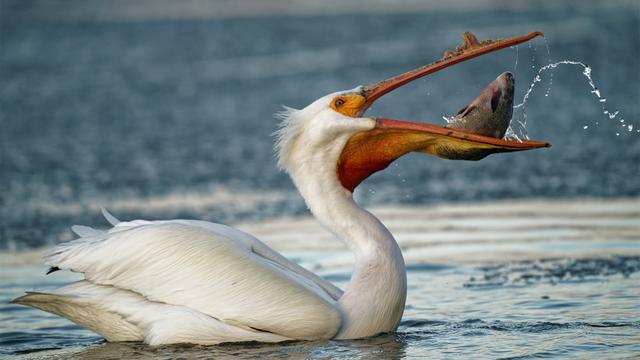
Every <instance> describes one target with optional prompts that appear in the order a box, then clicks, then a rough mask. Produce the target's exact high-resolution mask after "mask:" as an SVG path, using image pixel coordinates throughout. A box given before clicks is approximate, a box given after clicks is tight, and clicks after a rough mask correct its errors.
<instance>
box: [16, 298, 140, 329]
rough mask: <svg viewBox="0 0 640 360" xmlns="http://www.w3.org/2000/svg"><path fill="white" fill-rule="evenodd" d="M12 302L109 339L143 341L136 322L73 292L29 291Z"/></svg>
mask: <svg viewBox="0 0 640 360" xmlns="http://www.w3.org/2000/svg"><path fill="white" fill-rule="evenodd" d="M11 303H12V304H20V305H27V306H31V307H34V308H36V309H40V310H43V311H46V312H49V313H52V314H55V315H59V316H62V317H65V318H67V319H69V320H71V321H72V322H74V323H76V324H78V325H80V326H82V327H85V328H87V329H89V330H92V331H94V332H96V333H98V334H100V335H102V336H103V337H104V338H105V339H107V341H141V340H143V339H144V335H143V334H142V332H141V329H139V328H138V327H137V326H136V325H134V324H132V323H130V322H129V321H127V320H126V319H125V318H124V317H122V316H121V315H120V314H117V313H115V312H112V311H105V309H103V308H102V307H100V306H99V305H97V304H96V303H95V302H92V301H89V300H87V299H85V298H83V297H82V296H78V295H73V294H56V293H47V292H28V293H27V294H26V295H23V296H21V297H19V298H16V299H13V300H12V301H11Z"/></svg>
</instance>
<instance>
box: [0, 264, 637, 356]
mask: <svg viewBox="0 0 640 360" xmlns="http://www.w3.org/2000/svg"><path fill="white" fill-rule="evenodd" d="M37 270H38V269H35V268H30V269H23V273H22V275H21V276H20V281H15V282H12V283H9V284H3V285H2V288H3V289H2V295H1V296H0V303H2V304H6V301H8V299H10V298H11V297H12V296H16V295H18V294H20V293H21V292H22V291H23V289H24V288H25V286H27V287H28V288H32V287H36V288H43V287H54V286H59V285H61V284H62V283H64V281H65V280H68V276H66V275H64V274H61V275H58V276H59V277H58V278H57V279H56V278H55V277H53V278H51V277H47V278H45V277H44V276H43V275H42V272H41V271H37ZM40 270H42V269H40ZM407 270H408V287H409V289H408V298H407V307H406V309H405V315H404V317H403V321H402V324H401V325H400V328H399V329H398V331H397V332H396V333H393V334H385V335H381V336H377V337H374V338H370V339H363V340H354V341H321V342H288V343H284V344H275V345H274V344H229V345H222V346H192V345H177V346H160V347H151V346H147V345H143V344H138V343H105V342H104V341H103V340H102V339H101V338H100V337H99V336H97V335H95V334H93V333H91V332H89V331H87V330H84V329H82V328H80V327H79V326H76V325H73V324H71V323H69V322H67V321H65V320H63V319H61V318H59V317H56V316H54V315H50V314H47V313H43V312H41V311H38V310H35V309H31V308H27V307H24V306H18V305H0V354H5V355H29V356H31V357H32V358H35V359H57V358H60V357H74V358H78V359H103V358H126V359H152V358H153V359H156V358H161V359H172V358H175V357H184V358H195V359H206V358H212V357H214V358H219V357H225V356H229V357H231V356H237V357H239V358H247V359H248V358H255V357H257V356H266V357H273V358H293V359H307V358H314V359H329V358H331V359H336V358H337V359H354V358H355V359H396V358H403V359H420V358H448V357H461V358H470V357H472V358H518V357H555V358H562V359H567V358H585V357H588V358H594V357H596V358H612V357H614V358H615V357H618V356H623V357H624V356H632V355H633V354H636V355H637V354H640V341H639V340H640V301H639V299H640V296H639V294H640V281H639V280H640V277H639V274H640V273H639V272H638V271H639V270H640V257H624V256H618V257H603V258H595V259H585V260H573V259H554V260H552V259H548V260H539V261H525V262H511V263H504V264H498V265H493V266H489V267H476V266H469V265H441V264H424V265H414V266H409V267H408V269H407ZM327 275H328V276H327V278H328V279H330V280H332V281H334V282H336V283H337V284H339V285H340V286H344V285H345V283H346V281H347V280H348V274H346V273H333V274H327ZM9 329H11V330H9Z"/></svg>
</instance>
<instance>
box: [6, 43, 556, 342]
mask: <svg viewBox="0 0 640 360" xmlns="http://www.w3.org/2000/svg"><path fill="white" fill-rule="evenodd" d="M539 35H540V36H541V35H542V34H541V33H539V32H534V33H531V34H528V35H525V36H520V37H514V38H510V39H502V40H487V41H482V42H479V41H478V40H477V39H476V38H475V37H474V36H473V35H471V34H470V33H465V35H464V37H465V43H464V45H463V46H461V47H458V48H457V49H456V50H455V51H449V52H447V53H445V56H444V58H443V59H441V60H438V61H436V62H434V63H432V64H429V65H425V66H422V67H420V68H417V69H414V70H411V71H409V72H406V73H404V74H401V75H399V76H396V77H393V78H390V79H388V80H385V81H381V82H379V83H376V84H373V85H370V86H359V87H356V88H354V89H351V90H346V91H340V92H336V93H332V94H329V95H326V96H324V97H322V98H320V99H318V100H316V101H314V102H313V103H311V104H310V105H308V106H307V107H305V108H304V109H302V110H294V109H286V110H285V111H284V112H283V114H281V117H282V119H283V120H282V124H281V127H280V129H279V130H278V131H277V134H276V135H277V136H276V137H277V140H276V152H277V155H278V165H279V166H280V168H281V169H283V170H285V171H286V172H287V173H288V174H289V175H290V176H291V178H292V180H293V182H294V184H295V186H296V187H297V189H298V190H299V192H300V194H301V195H302V197H303V198H304V200H305V202H306V204H307V206H308V208H309V209H310V211H311V213H312V214H313V215H314V216H315V217H316V218H317V220H318V221H319V222H320V223H321V224H322V225H323V226H324V227H325V228H326V229H327V230H328V231H330V232H331V233H333V234H334V235H335V237H337V238H338V239H340V240H342V241H343V242H344V243H345V244H346V246H347V247H348V249H349V250H350V251H351V252H352V253H353V255H354V258H355V268H354V271H353V274H352V276H351V279H350V282H349V283H348V285H347V287H346V290H344V291H343V290H341V289H340V288H338V287H337V286H335V285H333V284H332V283H330V282H328V281H326V280H324V279H322V278H321V277H320V276H318V275H316V274H314V273H312V272H310V271H309V270H307V269H305V268H303V267H301V266H300V265H298V264H296V263H295V262H293V261H291V260H289V259H287V258H286V257H284V256H282V255H281V254H279V253H278V252H276V251H275V250H273V249H272V248H270V247H269V246H268V245H267V244H265V243H263V242H261V241H260V240H258V239H257V238H255V237H253V236H252V235H250V234H247V233H244V232H242V231H240V230H237V229H234V228H231V227H228V226H225V225H222V224H216V223H211V222H206V221H197V220H167V221H146V220H135V221H128V222H121V221H118V220H117V219H116V218H115V217H113V216H112V215H110V214H109V213H107V212H104V211H103V212H104V215H105V217H106V219H107V220H108V221H109V222H110V223H111V224H112V225H113V227H111V228H110V229H109V230H107V231H103V230H98V229H93V228H90V227H86V226H74V227H72V230H73V231H74V232H75V233H76V234H77V235H78V236H79V238H77V239H76V240H73V241H70V242H67V243H62V244H60V245H58V246H57V247H55V248H54V249H53V250H51V251H49V252H48V253H46V254H45V255H44V259H45V261H46V263H47V265H49V266H50V267H51V268H50V272H51V271H57V270H70V271H73V272H79V273H82V274H84V280H81V281H77V282H74V283H71V284H68V285H65V286H63V287H61V288H58V289H54V290H47V291H40V292H38V291H36V292H28V293H27V294H26V295H24V296H21V297H19V298H17V299H15V300H13V302H14V303H17V304H24V305H29V306H32V307H35V308H38V309H41V310H44V311H47V312H50V313H53V314H57V315H60V316H63V317H65V318H67V319H69V320H71V321H73V322H75V323H77V324H79V325H81V326H83V327H86V328H88V329H90V330H92V331H94V332H96V333H98V334H100V335H101V336H103V337H104V338H105V339H106V340H107V341H142V342H145V343H147V344H151V345H160V344H174V343H194V344H219V343H227V342H246V341H257V342H280V341H285V340H321V339H357V338H364V337H370V336H374V335H377V334H380V333H385V332H392V331H395V330H396V329H397V328H398V325H399V323H400V320H401V318H402V314H403V311H404V307H405V299H406V294H407V277H406V271H405V264H404V259H403V257H402V253H401V251H400V248H399V246H398V244H397V243H396V241H395V240H394V238H393V236H392V234H391V233H390V232H389V230H387V228H386V227H385V226H384V225H383V224H382V223H381V222H380V221H379V220H378V219H377V218H376V217H375V216H374V215H373V214H371V213H370V212H368V211H366V210H364V209H362V208H360V207H359V206H358V205H357V204H356V202H355V201H354V199H353V196H352V193H353V191H354V189H355V188H356V187H357V186H358V184H360V183H361V182H362V181H363V180H364V179H366V178H367V177H368V176H369V175H371V174H373V173H374V172H376V171H379V170H382V169H384V168H385V167H387V166H388V165H389V164H390V163H391V162H392V161H394V160H395V159H397V158H399V157H400V156H402V155H404V154H407V153H409V152H421V153H428V154H432V155H435V156H438V157H441V158H445V159H466V160H477V159H481V158H483V157H485V156H487V155H489V154H492V153H497V152H511V151H521V150H528V149H535V148H541V147H546V146H549V145H548V144H547V143H545V142H541V141H530V140H527V141H523V142H517V141H508V140H501V139H496V138H494V137H487V136H482V135H478V134H475V133H471V132H467V131H464V130H458V129H452V128H445V127H442V126H437V125H430V124H425V123H419V122H410V121H401V120H393V119H386V118H380V117H378V118H373V117H365V116H364V113H365V111H366V110H367V109H368V108H369V107H370V106H371V105H372V104H373V103H374V101H376V100H377V99H379V98H380V97H381V96H383V95H384V94H386V93H389V92H390V91H392V90H394V89H396V88H398V87H400V86H402V85H404V84H406V83H409V82H410V81H413V80H415V79H418V78H420V77H422V76H425V75H427V74H429V73H432V72H435V71H438V70H441V69H444V68H445V67H448V66H450V65H453V64H456V63H459V62H461V61H464V60H467V59H471V58H474V57H476V56H480V55H483V54H486V53H489V52H491V51H495V50H498V49H502V48H505V47H509V46H514V45H517V44H520V43H522V42H525V41H529V40H531V39H533V38H534V37H536V36H539Z"/></svg>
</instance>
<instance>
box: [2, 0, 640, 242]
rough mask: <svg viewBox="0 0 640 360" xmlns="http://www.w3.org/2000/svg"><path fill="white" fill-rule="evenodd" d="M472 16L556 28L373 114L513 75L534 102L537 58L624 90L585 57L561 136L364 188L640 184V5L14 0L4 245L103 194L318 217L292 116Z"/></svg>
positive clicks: (120, 206) (406, 63) (553, 132)
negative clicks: (277, 147)
mask: <svg viewBox="0 0 640 360" xmlns="http://www.w3.org/2000/svg"><path fill="white" fill-rule="evenodd" d="M464 31H472V32H473V33H475V34H476V35H477V36H478V38H480V39H489V38H502V37H511V36H515V35H521V34H525V33H529V32H531V31H542V32H544V33H545V35H546V37H545V39H538V40H536V41H534V42H533V43H532V44H531V46H528V45H521V46H519V47H518V48H517V49H505V50H502V51H500V52H498V53H494V54H491V55H489V56H485V57H483V58H480V59H475V60H472V61H469V62H467V63H464V64H461V65H457V66H455V67H453V68H450V69H447V70H444V71H442V72H439V73H437V74H434V75H432V76H429V77H427V78H425V79H422V80H420V81H416V82H415V83H414V84H411V85H410V86H406V87H404V88H403V89H402V90H399V91H396V92H394V93H393V94H392V95H389V96H386V97H385V98H384V99H383V100H381V101H380V102H379V103H377V104H376V106H375V107H374V108H372V109H371V110H369V112H368V114H369V115H373V116H375V115H384V116H386V117H391V118H397V119H406V120H415V121H424V122H431V123H437V124H444V121H443V120H442V116H443V115H448V114H452V113H455V112H456V111H457V110H458V109H460V108H461V107H462V106H464V105H466V104H467V103H468V102H469V101H470V100H472V99H473V98H474V97H475V96H476V95H477V94H478V93H479V92H480V90H481V89H482V88H484V86H485V85H486V84H487V83H489V82H490V81H491V80H493V79H494V78H495V77H496V76H497V75H498V74H500V73H501V72H503V71H511V72H513V73H514V75H515V78H516V103H519V102H521V101H522V97H523V95H524V93H525V91H526V89H527V88H528V87H529V85H530V84H531V82H532V80H533V78H534V77H535V75H536V73H537V70H538V68H540V67H541V66H544V65H546V64H549V63H553V62H556V61H560V60H567V59H568V60H575V61H581V62H584V63H586V64H589V65H590V66H591V67H592V69H593V70H592V71H593V73H592V75H593V80H594V81H595V84H596V85H597V86H598V88H599V90H600V91H601V94H602V96H603V97H605V98H606V99H607V101H606V103H602V102H599V101H598V99H597V98H596V97H595V96H594V94H592V93H591V88H590V87H589V85H588V81H587V79H586V78H585V77H584V76H583V75H582V71H583V69H582V68H581V67H579V66H560V67H558V68H557V69H556V70H555V71H553V72H545V73H543V74H542V76H541V77H542V81H541V82H540V83H538V84H537V85H536V88H535V89H534V91H533V92H532V93H531V96H530V98H529V101H528V103H527V107H526V109H527V112H526V113H527V117H528V126H527V129H528V132H529V135H530V136H531V138H533V139H539V140H546V141H549V142H551V143H552V144H553V147H552V148H551V149H546V150H537V151H531V152H526V153H519V154H512V155H500V154H498V155H493V156H490V157H489V158H486V159H484V160H482V161H480V162H456V161H444V160H441V159H436V158H426V157H424V156H420V159H416V158H413V155H409V156H407V157H405V158H403V159H401V160H399V161H397V162H396V163H395V164H393V165H392V166H391V167H390V168H389V169H388V170H387V171H385V172H381V173H378V174H376V175H375V176H373V177H371V178H370V179H369V180H367V181H366V182H365V183H364V184H362V185H361V186H360V188H359V190H358V191H357V193H356V197H357V199H358V200H359V201H360V202H361V203H363V204H364V205H367V206H371V205H373V206H375V205H390V204H412V205H425V204H434V203H445V202H446V203H450V202H476V201H477V202H491V201H495V200H505V199H514V198H517V199H521V198H543V199H558V198H569V199H574V198H580V199H582V198H597V199H605V198H629V197H637V196H638V195H640V180H638V175H640V133H638V132H637V129H640V121H638V119H639V115H640V86H639V84H640V64H639V61H640V60H639V59H640V3H639V2H637V1H634V0H631V1H579V2H577V1H536V2H529V1H497V0H496V1H490V0H481V1H446V2H442V1H404V2H401V3H397V2H395V1H391V0H377V1H370V2H366V3H363V2H359V1H355V0H348V1H338V0H331V1H321V2H320V1H317V2H306V1H300V0H294V1H278V0H266V1H204V0H182V1H169V0H135V1H127V0H118V1H87V0H75V1H53V0H41V1H28V0H15V1H12V0H2V1H0V249H3V250H15V249H25V248H29V247H36V246H42V245H49V244H52V243H56V242H59V241H63V240H67V239H69V238H71V233H70V232H69V231H68V230H67V229H68V228H69V226H70V225H72V224H76V223H80V224H86V225H102V224H103V223H104V221H103V220H102V219H101V216H100V214H99V208H100V206H104V207H106V208H108V209H110V210H111V211H113V212H114V213H115V214H116V215H117V216H118V217H121V218H124V219H130V218H151V219H161V218H174V217H184V218H199V219H205V220H210V221H216V222H225V223H234V222H238V221H254V220H257V219H264V218H269V217H275V216H282V215H297V214H303V213H306V207H305V205H304V203H303V201H302V199H301V198H300V196H299V195H298V194H297V192H296V191H295V189H294V187H293V184H292V183H291V181H290V180H289V178H288V177H287V176H286V174H284V173H282V172H279V171H278V170H277V169H276V166H275V160H274V154H273V151H272V145H273V138H272V136H271V134H272V132H273V131H274V130H275V129H276V127H277V120H276V119H274V117H273V114H274V113H275V112H277V111H279V110H280V109H281V106H282V105H283V104H286V105H288V106H291V107H295V108H301V107H304V106H306V105H307V104H309V103H311V102H312V101H313V100H314V99H316V98H319V97H321V96H323V95H325V94H327V93H330V92H334V91H337V90H343V89H349V88H353V87H355V86H357V85H361V84H362V85H366V84H369V83H373V82H376V81H379V80H382V79H384V78H387V77H389V76H392V75H396V74H398V73H400V72H403V71H406V70H408V69H412V68H414V67H417V66H420V65H423V64H425V63H429V62H432V61H434V60H436V59H438V58H440V57H441V56H442V53H443V52H444V50H447V49H453V48H455V46H456V45H458V44H460V43H461V37H460V34H461V33H462V32H464ZM603 104H605V105H606V106H607V107H608V109H609V110H610V111H611V112H614V111H615V110H619V111H620V112H621V114H620V116H618V117H616V118H615V119H613V120H610V119H609V118H608V117H607V116H606V115H604V114H603V109H602V105H603ZM522 116H523V115H522V113H521V112H516V114H515V117H516V118H521V117H522ZM621 118H623V119H624V120H625V122H624V123H620V121H619V120H620V119H621ZM628 125H633V126H635V128H633V129H631V130H629V127H628ZM585 126H588V127H587V128H586V129H585V128H584V127H585Z"/></svg>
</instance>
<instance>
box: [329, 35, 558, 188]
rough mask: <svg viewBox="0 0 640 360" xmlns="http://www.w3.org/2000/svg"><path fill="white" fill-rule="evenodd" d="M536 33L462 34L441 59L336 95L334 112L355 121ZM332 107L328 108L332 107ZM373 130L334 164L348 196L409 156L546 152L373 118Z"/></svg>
mask: <svg viewBox="0 0 640 360" xmlns="http://www.w3.org/2000/svg"><path fill="white" fill-rule="evenodd" d="M537 36H543V34H542V33H540V32H532V33H530V34H528V35H524V36H519V37H515V38H510V39H500V40H485V41H478V39H477V38H476V37H475V36H474V35H473V34H471V33H468V32H466V33H464V34H463V38H464V44H463V45H462V46H459V47H458V48H457V49H456V50H454V51H447V52H445V54H444V57H443V58H442V59H441V60H438V61H436V62H434V63H432V64H429V65H425V66H422V67H419V68H417V69H414V70H411V71H408V72H406V73H404V74H401V75H398V76H395V77H392V78H390V79H387V80H384V81H381V82H379V83H377V84H373V85H369V86H365V87H364V88H362V89H361V91H358V92H357V93H353V94H347V95H342V96H340V98H339V99H338V100H339V101H340V102H339V103H336V104H339V105H341V107H339V108H338V107H337V106H338V105H336V111H339V112H341V113H343V114H344V115H346V116H352V117H361V116H363V115H364V113H365V112H366V110H367V109H368V108H369V107H370V106H371V105H372V104H373V103H374V102H375V101H376V100H377V99H379V98H380V97H382V96H383V95H385V94H387V93H389V92H391V91H393V90H394V89H397V88H399V87H401V86H402V85H405V84H407V83H409V82H411V81H414V80H416V79H419V78H421V77H423V76H425V75H428V74H431V73H434V72H436V71H439V70H442V69H444V68H447V67H449V66H451V65H454V64H457V63H460V62H462V61H465V60H469V59H472V58H475V57H477V56H481V55H484V54H487V53H490V52H492V51H496V50H499V49H503V48H506V47H510V46H514V45H517V44H520V43H523V42H526V41H529V40H531V39H533V38H535V37H537ZM332 106H334V105H332ZM375 120H376V126H375V127H374V128H373V129H371V130H368V131H362V132H359V133H357V134H355V135H354V136H352V137H351V139H349V141H348V142H347V144H346V145H345V147H344V149H343V151H342V153H341V156H340V159H339V161H338V167H337V172H338V177H339V179H340V182H341V183H342V185H343V186H344V187H345V188H346V189H348V190H350V191H353V190H354V189H355V188H356V186H358V185H359V184H360V183H361V182H362V181H363V180H364V179H366V178H367V177H369V176H370V175H371V174H373V173H375V172H377V171H379V170H382V169H384V168H386V167H387V166H388V165H389V164H390V163H391V162H392V161H394V160H395V159H397V158H399V157H401V156H402V155H405V154H407V153H409V152H421V153H428V154H432V155H435V156H438V157H441V158H445V159H451V160H480V159H482V158H484V157H486V156H487V155H489V154H493V153H500V152H513V151H523V150H530V149H537V148H543V147H549V146H550V145H549V144H548V143H546V142H543V141H532V140H526V141H522V142H520V141H515V140H502V139H496V138H493V137H487V136H482V135H478V134H475V133H471V132H468V131H462V130H454V129H451V128H445V127H442V126H438V125H432V124H425V123H417V122H409V121H401V120H392V119H385V118H376V119H375Z"/></svg>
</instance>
